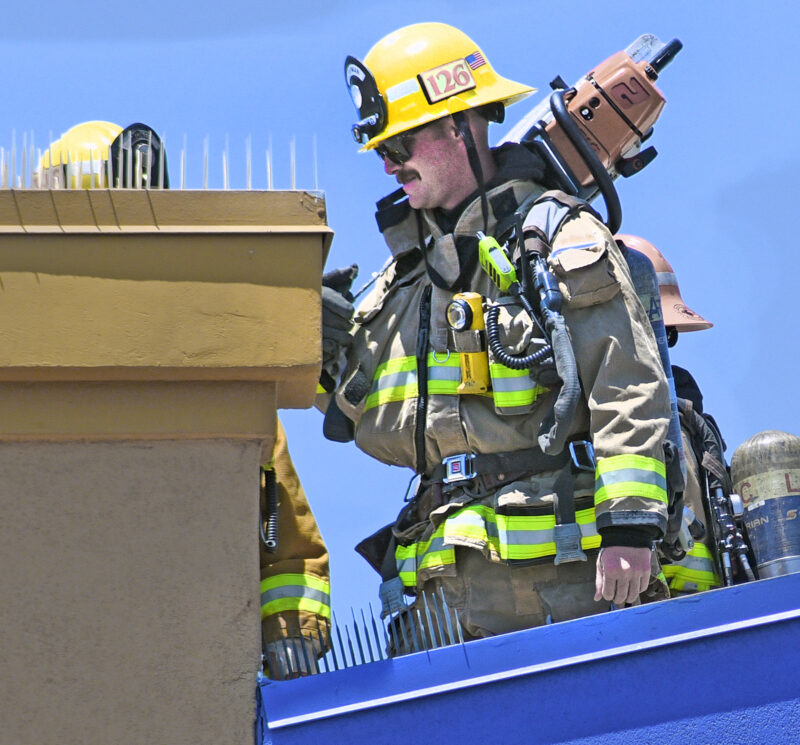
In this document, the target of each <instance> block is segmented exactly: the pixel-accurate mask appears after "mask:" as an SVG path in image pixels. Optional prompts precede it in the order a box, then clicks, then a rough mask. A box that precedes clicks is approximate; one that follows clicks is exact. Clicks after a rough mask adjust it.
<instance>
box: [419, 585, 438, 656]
mask: <svg viewBox="0 0 800 745" xmlns="http://www.w3.org/2000/svg"><path fill="white" fill-rule="evenodd" d="M422 605H423V606H425V619H426V620H427V622H428V626H427V630H428V641H429V642H430V649H435V648H436V638H435V637H434V634H433V620H432V619H431V609H430V608H429V607H428V595H427V593H425V592H423V593H422ZM423 633H424V631H423Z"/></svg>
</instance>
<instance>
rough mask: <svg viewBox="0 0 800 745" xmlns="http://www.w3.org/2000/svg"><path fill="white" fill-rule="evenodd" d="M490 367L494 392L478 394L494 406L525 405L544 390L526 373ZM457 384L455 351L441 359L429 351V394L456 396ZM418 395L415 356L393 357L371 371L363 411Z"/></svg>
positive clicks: (458, 367)
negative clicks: (488, 399)
mask: <svg viewBox="0 0 800 745" xmlns="http://www.w3.org/2000/svg"><path fill="white" fill-rule="evenodd" d="M491 368H492V372H491V376H492V380H493V389H494V390H493V391H487V392H486V393H483V394H481V395H484V396H487V397H491V396H494V399H495V404H496V405H497V406H499V407H501V408H510V407H514V406H527V405H529V404H531V403H533V402H534V401H535V400H536V399H537V398H538V397H539V395H540V394H542V393H546V392H547V390H548V389H547V388H543V387H542V386H538V385H536V384H535V382H534V381H533V379H532V378H531V377H530V375H529V373H528V371H527V370H512V369H511V368H508V367H505V366H504V365H499V364H493V365H492V366H491ZM460 384H461V355H460V354H459V353H458V352H450V353H449V355H448V354H445V357H444V358H438V357H437V355H435V354H434V353H433V352H430V353H428V393H429V394H431V395H434V396H456V395H458V386H459V385H460ZM418 395H419V386H418V384H417V360H416V357H411V356H407V357H396V358H394V359H391V360H387V361H386V362H384V363H382V364H380V365H379V366H378V368H377V369H376V370H375V375H374V376H373V378H372V389H371V391H370V393H369V395H368V396H367V400H366V403H365V404H364V410H365V411H369V410H370V409H374V408H375V407H376V406H382V405H384V404H389V403H394V402H397V401H405V400H407V399H412V398H416V397H417V396H418Z"/></svg>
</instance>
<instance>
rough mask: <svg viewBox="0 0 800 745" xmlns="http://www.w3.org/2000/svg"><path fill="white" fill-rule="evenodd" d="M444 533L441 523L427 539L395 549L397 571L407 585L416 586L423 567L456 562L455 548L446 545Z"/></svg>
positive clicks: (427, 567)
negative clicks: (443, 537) (418, 574)
mask: <svg viewBox="0 0 800 745" xmlns="http://www.w3.org/2000/svg"><path fill="white" fill-rule="evenodd" d="M443 533H444V525H440V526H439V527H438V528H437V530H436V532H435V533H434V534H433V535H432V536H431V537H430V538H429V539H428V540H427V541H419V542H417V543H412V544H411V545H410V546H398V547H397V548H396V549H395V554H394V555H395V561H396V563H397V573H398V575H399V577H400V579H401V580H402V582H403V584H404V585H405V586H407V587H416V585H417V572H418V571H419V570H421V569H431V568H433V567H440V566H446V565H447V564H455V561H456V552H455V548H454V547H453V546H445V545H444V543H443V539H442V536H443Z"/></svg>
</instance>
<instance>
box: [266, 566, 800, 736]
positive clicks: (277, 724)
mask: <svg viewBox="0 0 800 745" xmlns="http://www.w3.org/2000/svg"><path fill="white" fill-rule="evenodd" d="M798 650H800V574H795V575H789V576H786V577H778V578H775V579H770V580H762V581H759V582H753V583H749V584H746V585H739V586H736V587H730V588H725V589H721V590H715V591H712V592H708V593H704V594H702V595H696V596H692V597H687V598H679V599H674V600H669V601H666V602H663V603H654V604H651V605H646V606H641V607H638V608H628V609H625V610H618V611H614V612H611V613H607V614H605V615H602V616H595V617H592V618H585V619H578V620H576V621H570V622H566V623H560V624H554V625H551V626H545V627H542V628H537V629H530V630H528V631H521V632H517V633H514V634H507V635H504V636H499V637H494V638H491V639H484V640H480V641H475V642H469V643H467V644H465V645H460V646H454V647H447V648H444V649H437V650H431V651H430V652H423V653H418V654H414V655H409V656H408V657H403V658H398V659H396V660H388V661H383V662H375V663H372V664H367V665H361V666H358V667H354V668H349V669H346V670H341V671H337V672H331V673H325V674H322V675H317V676H313V677H310V678H304V679H301V680H296V681H288V682H285V683H270V682H266V681H265V682H264V684H263V685H262V686H261V695H262V715H263V717H264V718H266V719H267V720H268V721H269V722H270V727H269V729H268V730H264V731H263V732H261V733H259V735H258V736H259V737H260V740H259V745H261V744H262V743H272V744H274V745H284V744H289V743H320V744H321V743H323V742H324V743H326V745H328V744H330V745H337V744H338V743H355V744H357V743H370V744H383V743H386V744H387V745H389V744H391V743H403V744H404V745H409V744H410V743H414V744H415V745H427V743H434V742H435V743H437V744H439V743H442V744H443V745H445V744H447V743H459V745H465V744H466V743H483V742H492V743H496V744H497V745H505V744H506V743H525V744H526V745H528V744H530V745H536V744H538V743H543V744H544V743H574V744H575V745H577V744H578V743H580V744H581V745H590V744H594V743H604V744H605V745H608V744H615V745H616V744H617V743H620V744H621V743H637V745H638V744H640V743H642V744H644V743H654V744H656V743H657V744H658V745H672V743H675V745H677V744H678V743H680V745H686V744H687V743H708V744H709V745H717V744H718V743H726V744H728V745H734V744H736V743H742V744H744V743H748V744H749V743H757V744H758V745H773V743H774V745H787V744H788V745H792V744H793V743H800V652H798Z"/></svg>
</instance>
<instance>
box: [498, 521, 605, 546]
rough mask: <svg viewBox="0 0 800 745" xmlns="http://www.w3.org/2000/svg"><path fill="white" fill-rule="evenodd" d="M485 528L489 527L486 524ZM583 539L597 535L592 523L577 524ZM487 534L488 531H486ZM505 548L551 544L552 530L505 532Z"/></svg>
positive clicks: (553, 539)
mask: <svg viewBox="0 0 800 745" xmlns="http://www.w3.org/2000/svg"><path fill="white" fill-rule="evenodd" d="M486 527H487V528H488V527H489V525H488V524H487V526H486ZM578 527H579V528H580V530H581V536H582V537H583V538H591V537H592V536H596V535H597V527H596V526H595V523H594V522H590V523H587V524H583V525H582V524H580V523H579V524H578ZM487 532H489V531H487ZM503 537H504V538H505V544H506V545H507V546H532V545H539V544H542V543H553V542H555V538H554V536H553V529H552V528H542V529H540V530H535V529H527V530H526V529H524V528H523V529H522V530H507V531H505V534H504V536H503Z"/></svg>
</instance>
